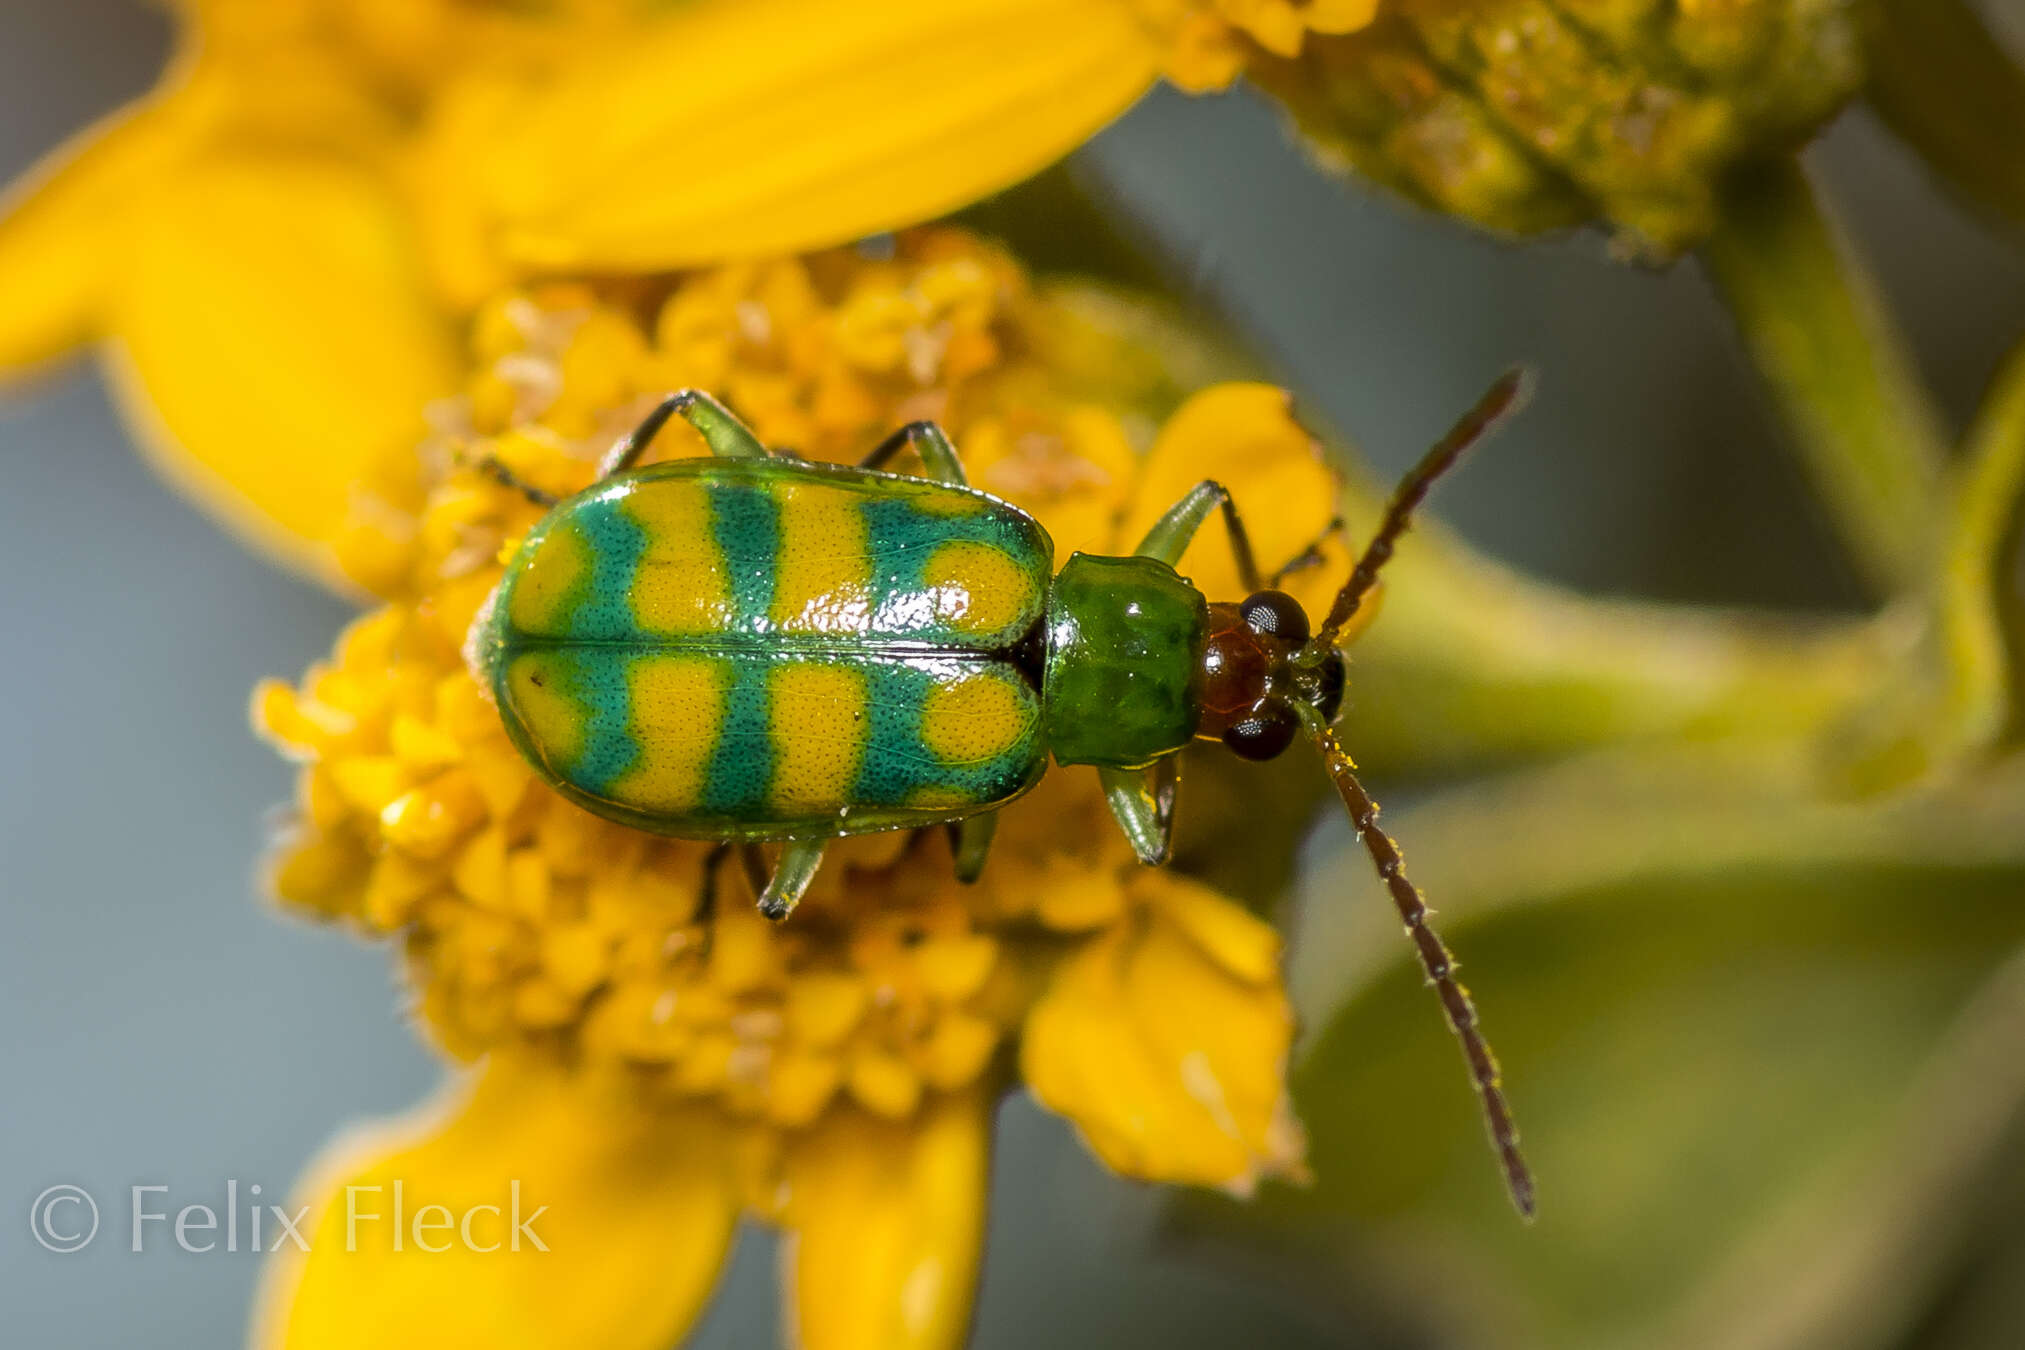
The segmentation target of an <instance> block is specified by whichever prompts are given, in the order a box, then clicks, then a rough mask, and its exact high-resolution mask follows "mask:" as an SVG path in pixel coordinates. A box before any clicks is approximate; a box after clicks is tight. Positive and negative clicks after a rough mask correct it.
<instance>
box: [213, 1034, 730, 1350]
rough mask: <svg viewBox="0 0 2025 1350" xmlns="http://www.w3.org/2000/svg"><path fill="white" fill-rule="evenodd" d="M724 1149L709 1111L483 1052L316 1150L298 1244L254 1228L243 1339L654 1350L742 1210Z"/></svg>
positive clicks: (719, 1257)
mask: <svg viewBox="0 0 2025 1350" xmlns="http://www.w3.org/2000/svg"><path fill="white" fill-rule="evenodd" d="M730 1159H731V1146H730V1140H729V1132H728V1130H727V1127H726V1126H725V1125H724V1124H723V1123H722V1122H721V1121H719V1120H718V1119H717V1118H716V1117H715V1116H713V1115H711V1114H709V1113H707V1112H705V1111H701V1110H697V1111H691V1112H687V1113H683V1114H680V1115H675V1114H650V1113H647V1112H644V1111H642V1110H640V1109H639V1108H638V1107H637V1106H634V1105H632V1103H631V1100H630V1099H629V1098H627V1097H625V1096H623V1095H621V1094H617V1093H614V1094H612V1095H610V1096H609V1097H608V1096H604V1095H601V1094H599V1093H597V1092H594V1091H593V1090H591V1089H590V1088H589V1087H588V1086H587V1085H585V1084H584V1083H582V1082H580V1081H578V1080H575V1079H571V1078H565V1077H563V1076H561V1075H558V1074H556V1073H554V1072H552V1071H548V1070H543V1069H536V1068H532V1067H528V1066H525V1065H521V1064H517V1063H512V1062H506V1061H498V1062H495V1063H494V1064H493V1065H492V1066H491V1067H490V1068H488V1069H486V1070H485V1071H484V1073H483V1076H482V1077H481V1078H480V1079H479V1080H478V1081H477V1083H476V1084H475V1086H474V1088H473V1089H472V1090H471V1091H470V1092H469V1093H468V1094H467V1093H466V1092H464V1091H462V1090H458V1091H455V1092H452V1093H450V1094H447V1096H446V1099H445V1100H443V1101H439V1102H437V1103H435V1104H433V1105H431V1106H428V1107H425V1108H423V1109H422V1110H421V1111H418V1112H416V1113H415V1114H413V1115H411V1116H410V1117H408V1118H406V1119H404V1120H400V1121H396V1122H393V1123H391V1124H382V1125H378V1126H374V1127H369V1128H367V1129H364V1130H360V1131H356V1132H354V1133H352V1134H351V1135H349V1136H346V1137H344V1138H341V1139H340V1140H339V1141H338V1142H337V1143H335V1144H334V1145H332V1146H331V1148H330V1149H329V1150H327V1151H326V1153H325V1155H324V1158H323V1160H322V1162H320V1163H319V1164H318V1166H317V1168H316V1170H315V1172H314V1174H313V1175H312V1176H311V1178H310V1179H309V1180H308V1182H307V1183H306V1184H305V1186H304V1189H303V1192H302V1194H301V1195H300V1196H298V1197H297V1198H296V1199H295V1200H293V1201H291V1202H290V1203H289V1205H288V1206H287V1208H289V1209H290V1210H291V1211H292V1210H293V1209H294V1208H295V1206H296V1205H299V1204H302V1203H305V1202H313V1203H314V1204H315V1205H316V1206H317V1210H316V1212H315V1213H314V1214H312V1216H311V1217H310V1218H309V1219H308V1220H306V1221H305V1222H303V1223H302V1224H301V1225H300V1227H301V1231H302V1234H303V1239H304V1241H305V1242H307V1243H308V1244H309V1247H310V1251H309V1252H308V1253H307V1254H304V1253H302V1252H301V1251H299V1250H298V1249H297V1248H296V1247H295V1246H294V1244H292V1243H290V1242H288V1241H287V1240H286V1237H285V1235H282V1234H277V1233H275V1232H273V1231H272V1225H269V1229H270V1231H269V1233H268V1235H267V1236H268V1238H269V1240H271V1239H273V1238H275V1237H280V1238H281V1239H282V1241H281V1246H280V1249H279V1250H278V1252H277V1254H276V1255H275V1256H274V1257H271V1258H270V1263H269V1265H268V1268H267V1270H266V1273H265V1281H264V1287H263V1290H262V1294H261V1301H260V1308H259V1314H258V1317H257V1320H256V1325H255V1328H254V1334H253V1337H252V1344H253V1346H254V1347H256V1350H272V1348H274V1347H288V1348H289V1350H315V1348H316V1347H324V1346H329V1347H333V1350H357V1347H361V1346H372V1347H374V1348H375V1350H401V1347H405V1346H414V1347H427V1350H460V1348H462V1347H470V1348H471V1350H477V1348H478V1347H486V1348H487V1350H507V1348H508V1347H515V1346H524V1347H529V1348H530V1350H533V1348H534V1347H540V1348H541V1350H561V1348H563V1347H569V1346H584V1347H587V1350H588V1348H591V1347H595V1350H623V1348H624V1347H627V1346H636V1347H639V1350H663V1347H665V1346H667V1345H669V1344H671V1343H673V1342H674V1341H675V1340H677V1339H678V1338H679V1337H680V1336H681V1335H682V1333H683V1332H684V1331H685V1330H686V1329H687V1328H688V1327H689V1325H690V1324H691V1323H692V1322H693V1321H694V1320H695V1319H696V1316H697V1314H698V1313H699V1312H700V1311H701V1309H702V1307H703V1305H704V1302H705V1300H707V1299H708V1297H709V1295H710V1292H711V1289H712V1288H713V1286H714V1285H715V1284H716V1281H717V1272H718V1268H719V1266H720V1265H721V1264H722V1261H723V1258H724V1253H725V1250H726V1248H727V1246H728V1245H729V1242H730V1238H731V1232H732V1226H733V1223H734V1222H735V1220H736V1218H737V1213H738V1199H737V1187H738V1183H737V1180H736V1177H735V1175H734V1174H733V1170H732V1166H731V1161H730ZM516 1184H517V1187H518V1196H519V1200H518V1204H519V1210H518V1214H517V1218H518V1219H519V1220H520V1221H521V1222H522V1223H524V1224H525V1227H524V1228H521V1229H520V1230H519V1231H518V1233H516V1231H515V1229H516V1225H515V1219H516V1214H515V1211H514V1204H515V1199H514V1195H515V1188H516ZM396 1185H398V1186H399V1187H400V1192H399V1200H400V1204H401V1207H402V1218H403V1224H402V1227H403V1229H404V1231H403V1232H401V1234H400V1242H399V1246H398V1248H397V1247H396V1245H395V1230H394V1223H393V1215H394V1206H395V1201H396V1192H395V1187H396ZM374 1187H377V1188H378V1189H376V1190H375V1189H369V1188H374ZM348 1197H349V1199H348ZM348 1205H349V1214H348ZM431 1205H436V1206H441V1207H442V1212H441V1213H439V1212H437V1211H433V1210H428V1209H426V1208H425V1207H427V1206H431ZM483 1206H497V1207H498V1208H497V1210H486V1209H484V1208H482V1207H483ZM537 1211H540V1212H539V1213H538V1214H537ZM367 1215H376V1216H377V1217H375V1218H367V1217H365V1216H367ZM446 1215H447V1217H448V1220H449V1223H448V1226H447V1227H446V1226H444V1224H443V1221H444V1219H445V1217H446ZM466 1216H469V1240H468V1241H467V1239H466V1235H465V1232H464V1223H465V1218H466ZM348 1220H349V1222H350V1226H351V1233H350V1237H351V1241H350V1242H349V1244H348V1243H347V1224H348ZM418 1224H419V1225H421V1227H420V1228H419V1230H418V1228H417V1225H418ZM516 1240H517V1246H518V1249H517V1250H516ZM537 1242H538V1243H539V1244H541V1245H540V1246H538V1245H537ZM425 1244H426V1246H428V1247H436V1248H440V1249H441V1250H436V1251H430V1250H426V1249H425ZM494 1244H497V1247H498V1249H497V1250H495V1251H480V1250H477V1248H480V1247H486V1246H492V1245H494ZM542 1246H545V1247H546V1248H547V1250H542V1249H541V1247H542Z"/></svg>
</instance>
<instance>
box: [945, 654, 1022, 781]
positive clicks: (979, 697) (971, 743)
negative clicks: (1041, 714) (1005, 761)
mask: <svg viewBox="0 0 2025 1350" xmlns="http://www.w3.org/2000/svg"><path fill="white" fill-rule="evenodd" d="M1033 721H1034V707H1033V701H1032V699H1031V698H1029V697H1028V696H1027V693H1026V689H1025V687H1024V686H1023V685H1021V684H1020V683H1019V680H1018V677H1017V676H1015V675H1013V674H1012V673H1011V672H1010V671H1007V670H1005V669H1004V668H1002V667H996V666H994V667H992V668H991V669H988V670H981V671H978V672H976V673H975V674H970V675H965V676H962V677H960V678H958V679H954V680H948V681H945V682H943V683H941V684H938V685H936V686H935V687H934V688H933V689H931V690H929V691H928V696H927V697H926V698H924V699H922V701H921V743H922V745H924V746H926V747H927V749H928V752H929V753H930V754H932V755H934V756H935V757H936V758H937V759H939V760H941V761H942V762H943V763H945V764H982V763H985V762H987V761H989V760H993V759H996V758H998V757H999V756H1000V755H1002V754H1004V753H1005V752H1006V751H1008V750H1011V749H1012V748H1013V747H1014V746H1016V745H1018V744H1019V743H1020V742H1021V741H1023V740H1025V739H1026V738H1027V736H1028V735H1030V734H1031V733H1032V730H1033Z"/></svg>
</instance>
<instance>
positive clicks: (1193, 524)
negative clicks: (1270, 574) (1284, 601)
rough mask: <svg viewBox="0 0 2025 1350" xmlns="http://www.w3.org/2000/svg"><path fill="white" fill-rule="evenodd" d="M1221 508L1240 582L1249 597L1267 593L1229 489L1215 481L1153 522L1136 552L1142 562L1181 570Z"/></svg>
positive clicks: (1207, 481) (1208, 480)
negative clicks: (1185, 557) (1183, 559)
mask: <svg viewBox="0 0 2025 1350" xmlns="http://www.w3.org/2000/svg"><path fill="white" fill-rule="evenodd" d="M1219 508H1221V509H1222V511H1223V526H1224V531H1225V533H1227V534H1228V535H1229V536H1230V551H1231V553H1232V554H1233V555H1234V556H1235V557H1236V558H1237V566H1238V580H1239V581H1240V582H1241V583H1242V584H1243V585H1244V588H1245V591H1246V592H1247V593H1250V592H1252V591H1258V590H1263V589H1265V585H1264V583H1263V582H1262V581H1260V579H1259V564H1258V560H1257V559H1256V558H1254V557H1253V556H1252V540H1251V536H1250V535H1248V534H1246V533H1245V523H1244V520H1243V518H1242V517H1240V516H1239V515H1238V509H1237V503H1236V502H1234V501H1232V500H1231V495H1230V489H1229V488H1227V487H1225V486H1224V485H1223V484H1222V483H1219V482H1217V481H1216V480H1215V479H1214V478H1205V479H1203V480H1202V481H1201V482H1200V483H1198V484H1196V485H1195V487H1194V488H1193V489H1191V490H1190V492H1189V494H1188V495H1187V496H1186V497H1183V498H1182V499H1181V500H1180V501H1178V502H1176V503H1175V504H1174V505H1173V506H1172V507H1170V508H1169V509H1168V512H1167V514H1166V515H1164V516H1162V517H1161V518H1160V519H1159V520H1156V521H1154V522H1153V528H1152V529H1150V530H1148V531H1147V532H1146V537H1145V538H1144V539H1142V540H1140V541H1139V547H1138V548H1136V549H1134V550H1133V552H1135V553H1136V554H1138V555H1139V556H1140V557H1142V558H1155V559H1158V560H1159V561H1161V562H1164V563H1166V564H1167V565H1168V566H1169V567H1179V566H1180V565H1181V555H1182V554H1184V553H1186V552H1188V546H1189V544H1190V543H1192V542H1194V539H1195V532H1196V531H1197V530H1200V529H1201V528H1202V525H1203V522H1204V521H1206V520H1208V519H1209V513H1210V512H1211V511H1215V510H1218V509H1219Z"/></svg>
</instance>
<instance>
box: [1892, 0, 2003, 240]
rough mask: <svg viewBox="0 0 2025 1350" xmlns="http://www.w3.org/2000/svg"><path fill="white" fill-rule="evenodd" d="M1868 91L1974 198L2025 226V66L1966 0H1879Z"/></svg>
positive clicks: (1908, 138) (1904, 135)
mask: <svg viewBox="0 0 2025 1350" xmlns="http://www.w3.org/2000/svg"><path fill="white" fill-rule="evenodd" d="M1867 58H1868V60H1869V63H1870V85H1869V89H1868V94H1867V96H1868V98H1869V99H1870V103H1871V106H1873V107H1874V108H1876V109H1877V112H1878V115H1879V116H1880V117H1882V118H1883V119H1884V121H1885V123H1886V125H1888V126H1890V127H1891V129H1892V130H1893V131H1894V132H1896V133H1898V135H1899V137H1900V138H1901V139H1902V140H1904V141H1905V142H1906V143H1907V144H1908V145H1910V146H1911V147H1912V148H1913V149H1914V150H1917V151H1918V152H1919V153H1920V155H1921V157H1922V158H1924V159H1925V160H1926V161H1927V163H1928V164H1929V165H1931V166H1932V167H1933V169H1934V171H1935V172H1937V173H1939V174H1940V175H1941V176H1942V177H1943V178H1945V179H1947V180H1948V182H1949V183H1950V184H1951V185H1953V187H1954V188H1955V190H1956V191H1957V192H1959V193H1960V194H1961V195H1962V196H1963V197H1965V198H1966V199H1967V200H1969V201H1970V202H1971V203H1973V204H1975V205H1976V206H1979V207H1981V208H1982V209H1984V210H1986V211H1988V212H1991V213H1993V214H1994V215H1996V216H1997V217H1998V218H1999V219H2001V220H2003V221H2005V222H2007V223H2008V224H2009V225H2010V226H2011V227H2012V228H2013V229H2021V228H2025V141H2021V140H2020V135H2021V129H2025V70H2021V69H2020V68H2019V66H2018V63H2017V62H2016V61H2014V60H2012V58H2011V56H2010V54H2009V53H2008V52H2006V51H2005V50H2004V48H2003V46H2002V45H2001V44H2000V43H1999V42H1998V41H1997V39H1996V37H1995V36H1994V35H1993V34H1992V33H1991V32H1990V30H1989V28H1988V26H1987V25H1985V24H1984V22H1983V20H1982V17H1981V16H1980V15H1978V14H1977V13H1976V11H1975V8H1974V6H1972V5H1970V4H1969V3H1967V0H1883V3H1882V4H1880V5H1879V6H1878V8H1877V12H1876V17H1875V21H1874V23H1873V24H1872V25H1871V27H1870V32H1869V51H1868V53H1867Z"/></svg>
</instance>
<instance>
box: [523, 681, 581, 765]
mask: <svg viewBox="0 0 2025 1350" xmlns="http://www.w3.org/2000/svg"><path fill="white" fill-rule="evenodd" d="M562 660H563V658H561V657H559V656H557V655H556V653H554V652H524V653H522V654H521V655H519V656H516V657H514V658H513V663H512V664H511V665H510V666H508V667H507V672H506V685H507V689H508V692H509V697H510V699H511V703H512V711H513V715H514V716H515V717H517V718H519V719H520V723H521V725H522V726H523V727H524V728H525V729H526V731H527V737H528V739H529V740H530V741H532V742H534V744H535V745H537V746H539V747H540V748H541V752H542V755H543V757H544V758H545V759H547V761H548V766H549V768H550V769H551V770H554V771H555V772H557V773H563V774H566V773H567V772H568V770H569V767H570V765H572V764H574V763H575V762H576V761H577V758H578V756H580V755H582V754H583V750H584V720H585V712H584V709H583V707H582V705H580V704H579V703H578V702H577V700H576V699H575V698H574V697H572V696H571V695H569V694H568V693H566V692H564V690H565V689H566V687H567V685H566V681H565V679H564V672H563V668H562Z"/></svg>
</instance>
